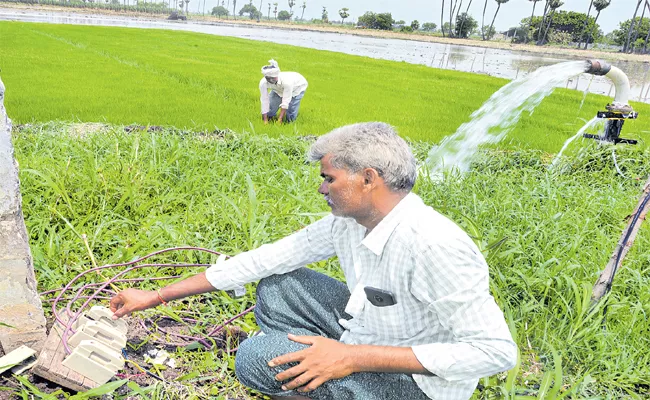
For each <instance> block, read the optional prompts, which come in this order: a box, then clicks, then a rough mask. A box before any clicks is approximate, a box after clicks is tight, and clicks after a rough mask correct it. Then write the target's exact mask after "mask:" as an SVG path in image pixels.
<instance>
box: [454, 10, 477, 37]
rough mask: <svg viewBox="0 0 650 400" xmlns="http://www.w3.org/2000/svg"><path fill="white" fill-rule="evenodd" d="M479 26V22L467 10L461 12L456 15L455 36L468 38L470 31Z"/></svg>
mask: <svg viewBox="0 0 650 400" xmlns="http://www.w3.org/2000/svg"><path fill="white" fill-rule="evenodd" d="M476 27H478V22H477V21H476V20H475V19H474V18H473V17H472V16H471V15H469V14H467V13H466V12H464V13H462V14H459V15H458V16H457V17H456V27H455V30H454V36H456V37H459V38H467V37H469V35H470V33H472V31H474V29H476Z"/></svg>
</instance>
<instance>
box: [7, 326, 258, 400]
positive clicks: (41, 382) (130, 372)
mask: <svg viewBox="0 0 650 400" xmlns="http://www.w3.org/2000/svg"><path fill="white" fill-rule="evenodd" d="M127 322H128V326H129V330H128V334H127V339H128V341H127V352H126V354H127V357H128V359H129V360H132V361H134V362H136V363H137V364H138V365H140V366H141V367H143V368H145V369H148V370H149V371H150V372H152V373H157V372H156V371H155V370H154V369H153V368H152V366H151V365H150V364H148V363H146V362H145V361H144V358H145V354H146V353H147V352H149V351H151V350H160V349H164V350H167V351H168V352H169V353H170V354H173V353H174V352H175V351H176V349H177V346H170V345H164V344H161V343H156V339H155V337H152V335H151V332H152V331H153V330H150V329H146V328H145V327H143V326H142V324H141V323H140V320H139V319H137V318H134V317H131V318H127ZM52 324H53V319H52V318H48V321H47V326H48V327H51V326H52ZM147 325H148V326H149V323H147ZM157 325H158V326H159V327H161V328H163V329H165V331H167V332H169V333H178V334H182V335H192V333H191V332H189V331H188V329H187V327H186V326H185V325H182V324H179V323H177V322H175V321H173V320H171V319H166V318H165V319H161V320H159V321H157ZM48 331H49V329H48ZM172 337H173V336H172ZM227 337H230V342H231V343H239V342H241V341H243V340H244V339H246V338H247V337H248V335H247V334H246V332H244V331H243V330H241V329H240V328H239V327H237V326H227V327H226V328H225V329H224V330H223V331H221V332H219V333H218V335H216V336H215V337H214V340H215V342H216V344H217V346H218V347H219V348H223V347H221V346H223V345H224V344H225V343H226V338H227ZM233 339H235V340H233ZM236 339H238V340H236ZM178 341H179V342H180V341H183V340H182V339H179V340H178ZM188 344H189V341H188ZM187 351H190V350H187ZM174 358H175V357H174ZM159 372H160V375H161V376H162V378H163V379H164V380H165V381H166V382H168V383H171V384H173V382H174V381H175V380H176V379H177V378H178V377H180V376H183V375H185V374H187V373H189V372H190V370H189V369H187V368H184V367H183V365H182V363H181V362H179V361H178V360H177V366H176V368H169V367H167V368H166V369H164V370H160V371H159ZM22 376H23V377H25V378H27V380H28V381H29V382H30V384H32V385H33V386H34V387H35V388H37V389H38V390H40V391H41V392H43V393H53V392H55V391H57V390H59V389H63V390H65V391H67V392H71V393H74V392H73V391H70V390H69V389H66V388H62V387H61V386H59V385H57V384H55V383H53V382H50V381H48V380H46V379H43V378H41V377H39V376H36V375H33V374H32V373H31V372H25V373H23V374H22ZM116 378H118V379H129V380H131V381H133V382H135V383H137V384H138V385H139V386H141V387H146V386H149V385H152V384H154V383H155V382H156V381H157V380H158V379H156V378H154V377H153V376H151V375H148V374H143V373H142V372H141V371H140V370H138V369H137V367H135V366H134V365H133V364H131V363H128V362H127V363H126V365H125V367H124V369H123V370H122V371H120V374H118V375H117V376H116ZM213 383H215V382H212V381H207V380H206V381H201V382H200V383H199V384H198V385H200V386H207V387H209V386H210V385H211V384H213ZM0 388H12V389H17V391H18V392H19V391H20V388H21V383H20V382H19V381H18V380H17V379H15V378H13V377H11V375H9V374H7V373H6V374H3V375H1V376H0ZM178 388H179V390H182V386H181V385H178ZM128 392H129V389H128V388H127V387H126V385H124V386H122V387H121V388H120V389H118V390H117V391H116V394H118V395H124V394H127V393H128ZM16 398H19V397H18V395H17V394H15V393H13V392H11V391H8V390H7V391H2V390H0V400H8V399H16ZM233 400H235V399H233Z"/></svg>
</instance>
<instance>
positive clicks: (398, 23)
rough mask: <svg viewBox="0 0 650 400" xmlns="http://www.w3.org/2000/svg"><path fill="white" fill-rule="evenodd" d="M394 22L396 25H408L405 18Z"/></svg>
mask: <svg viewBox="0 0 650 400" xmlns="http://www.w3.org/2000/svg"><path fill="white" fill-rule="evenodd" d="M394 23H395V25H406V21H404V20H403V19H400V20H399V21H395V22H394Z"/></svg>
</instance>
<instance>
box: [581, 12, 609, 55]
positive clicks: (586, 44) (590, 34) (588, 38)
mask: <svg viewBox="0 0 650 400" xmlns="http://www.w3.org/2000/svg"><path fill="white" fill-rule="evenodd" d="M611 3H612V0H594V8H595V9H596V11H597V13H596V18H595V19H594V26H595V27H596V29H598V17H600V12H601V11H603V10H604V9H606V8H607V7H609V5H610V4H611ZM593 37H594V31H593V29H590V30H589V36H588V37H587V40H586V41H585V50H587V46H588V45H589V42H591V39H592V38H593Z"/></svg>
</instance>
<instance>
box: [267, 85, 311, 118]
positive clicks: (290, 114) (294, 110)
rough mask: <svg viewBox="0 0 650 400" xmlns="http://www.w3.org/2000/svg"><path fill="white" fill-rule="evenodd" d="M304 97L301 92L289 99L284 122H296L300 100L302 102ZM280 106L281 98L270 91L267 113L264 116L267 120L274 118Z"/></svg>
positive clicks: (303, 92) (303, 93)
mask: <svg viewBox="0 0 650 400" xmlns="http://www.w3.org/2000/svg"><path fill="white" fill-rule="evenodd" d="M304 95H305V91H304V90H303V91H302V92H300V94H298V95H297V96H294V97H292V98H291V101H290V102H289V108H288V109H287V113H286V114H285V120H286V121H287V122H293V121H295V120H296V118H298V110H299V109H300V100H302V97H303V96H304ZM280 104H282V97H280V96H279V95H278V94H277V93H275V92H274V91H271V94H270V95H269V112H268V114H266V116H267V117H268V118H269V119H271V118H273V117H275V115H276V114H277V113H278V109H279V108H280Z"/></svg>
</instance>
